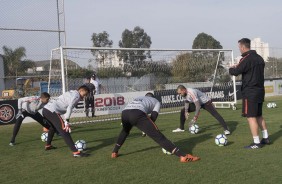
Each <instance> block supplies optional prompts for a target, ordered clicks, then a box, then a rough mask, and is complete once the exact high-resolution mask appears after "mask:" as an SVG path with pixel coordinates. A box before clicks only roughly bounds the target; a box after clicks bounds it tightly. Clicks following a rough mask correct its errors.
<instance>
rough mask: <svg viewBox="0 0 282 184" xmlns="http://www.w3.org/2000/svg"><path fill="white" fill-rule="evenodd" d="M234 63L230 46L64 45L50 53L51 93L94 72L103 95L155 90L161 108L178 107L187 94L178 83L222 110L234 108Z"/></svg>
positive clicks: (77, 82) (79, 82)
mask: <svg viewBox="0 0 282 184" xmlns="http://www.w3.org/2000/svg"><path fill="white" fill-rule="evenodd" d="M233 64H234V57H233V51H232V50H231V49H139V48H101V47H67V46H65V47H59V48H56V49H52V51H51V58H50V69H49V81H48V91H49V92H50V93H51V95H52V96H59V95H60V94H62V93H63V92H65V91H68V90H72V89H76V88H77V87H78V86H80V85H82V84H83V83H84V79H85V77H88V76H89V75H92V74H93V73H96V74H97V76H98V77H99V80H100V82H101V84H102V89H101V91H100V93H101V95H104V96H105V95H107V94H111V95H113V96H115V94H123V93H125V94H128V93H138V92H142V91H152V92H154V93H155V95H156V97H157V98H158V99H159V100H160V101H161V103H162V111H163V112H173V111H178V110H179V108H180V107H181V106H182V105H183V98H181V97H179V96H178V95H177V94H176V87H177V86H178V85H180V84H182V85H184V86H186V87H191V88H198V89H199V90H201V91H203V92H204V93H206V94H207V95H208V96H209V97H211V98H212V100H213V102H214V104H215V105H216V107H218V108H230V107H231V108H232V109H234V110H235V109H236V106H235V105H236V103H237V94H236V92H237V90H236V83H235V77H234V76H230V75H229V74H228V69H227V67H225V66H230V65H233ZM129 96H131V95H129ZM96 99H97V98H96ZM98 99H99V98H98ZM109 99H110V98H107V100H109ZM107 100H106V105H109V104H110V101H109V102H108V101H107ZM111 101H113V99H111ZM99 102H100V101H95V103H97V104H99ZM111 103H112V102H111ZM113 104H114V103H113ZM102 105H103V104H102ZM123 105H124V104H123ZM109 114H110V113H109ZM111 116H112V117H117V116H115V115H111Z"/></svg>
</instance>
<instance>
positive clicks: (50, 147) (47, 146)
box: [45, 145, 57, 151]
mask: <svg viewBox="0 0 282 184" xmlns="http://www.w3.org/2000/svg"><path fill="white" fill-rule="evenodd" d="M52 149H57V147H55V146H52V145H46V146H45V150H46V151H48V150H52Z"/></svg>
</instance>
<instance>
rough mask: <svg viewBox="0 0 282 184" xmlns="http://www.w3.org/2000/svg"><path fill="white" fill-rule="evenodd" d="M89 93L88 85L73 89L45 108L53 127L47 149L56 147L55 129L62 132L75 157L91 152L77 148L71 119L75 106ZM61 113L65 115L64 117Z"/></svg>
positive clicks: (44, 114)
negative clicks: (84, 151)
mask: <svg viewBox="0 0 282 184" xmlns="http://www.w3.org/2000/svg"><path fill="white" fill-rule="evenodd" d="M88 93H89V89H88V87H87V86H84V85H83V86H81V87H79V88H78V90H71V91H68V92H66V93H63V94H62V95H61V96H59V97H58V99H57V100H56V101H51V102H49V103H48V104H47V105H45V107H44V108H43V116H44V117H45V118H46V119H47V120H48V121H49V122H50V124H51V127H50V129H49V132H48V138H47V143H46V146H45V150H50V149H56V147H54V146H52V144H51V142H52V139H53V137H54V129H55V130H56V131H58V132H59V133H60V135H61V136H62V137H63V139H64V140H65V142H66V144H67V145H68V146H69V148H70V149H71V151H72V152H73V156H74V157H85V156H88V155H89V154H86V153H83V152H80V151H78V150H77V149H76V147H75V145H74V142H73V139H72V137H71V135H70V132H71V129H70V124H69V119H70V116H71V113H72V110H73V108H74V107H75V106H76V105H77V103H78V102H79V101H80V100H82V99H83V98H84V97H85V96H86V95H87V94H88ZM61 115H64V116H63V118H62V117H61Z"/></svg>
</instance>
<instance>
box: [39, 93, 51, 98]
mask: <svg viewBox="0 0 282 184" xmlns="http://www.w3.org/2000/svg"><path fill="white" fill-rule="evenodd" d="M40 98H50V94H49V93H47V92H43V93H41V95H40Z"/></svg>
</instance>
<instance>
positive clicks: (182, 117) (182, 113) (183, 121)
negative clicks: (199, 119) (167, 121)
mask: <svg viewBox="0 0 282 184" xmlns="http://www.w3.org/2000/svg"><path fill="white" fill-rule="evenodd" d="M185 120H186V118H185V109H184V108H182V109H181V111H180V125H179V128H177V129H175V130H172V132H184V131H185V130H184V124H185Z"/></svg>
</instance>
